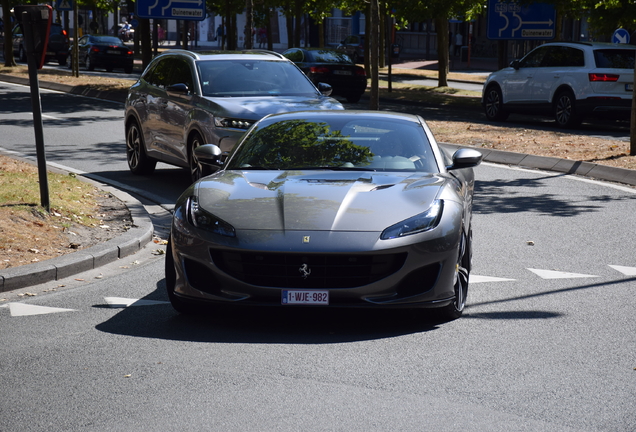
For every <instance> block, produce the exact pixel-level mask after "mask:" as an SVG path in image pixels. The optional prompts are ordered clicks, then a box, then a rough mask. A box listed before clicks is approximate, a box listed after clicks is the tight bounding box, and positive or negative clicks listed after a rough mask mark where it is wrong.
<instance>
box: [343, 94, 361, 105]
mask: <svg viewBox="0 0 636 432" xmlns="http://www.w3.org/2000/svg"><path fill="white" fill-rule="evenodd" d="M345 97H346V98H347V102H349V103H356V102H358V101H360V98H361V97H362V93H360V94H357V93H349V94H348V95H346V96H345Z"/></svg>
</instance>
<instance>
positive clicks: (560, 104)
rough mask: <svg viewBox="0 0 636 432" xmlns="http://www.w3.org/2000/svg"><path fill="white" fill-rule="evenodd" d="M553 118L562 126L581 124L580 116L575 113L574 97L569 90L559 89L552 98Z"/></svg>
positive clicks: (569, 126)
mask: <svg viewBox="0 0 636 432" xmlns="http://www.w3.org/2000/svg"><path fill="white" fill-rule="evenodd" d="M554 120H555V121H556V123H557V125H558V126H560V127H562V128H573V127H576V126H578V125H580V124H581V118H580V117H579V115H578V114H577V113H576V99H575V98H574V94H573V93H572V92H571V91H569V90H563V91H560V92H559V93H557V96H556V97H555V98H554Z"/></svg>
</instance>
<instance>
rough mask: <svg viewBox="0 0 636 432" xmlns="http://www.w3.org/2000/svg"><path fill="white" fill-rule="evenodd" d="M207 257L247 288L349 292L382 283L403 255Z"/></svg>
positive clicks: (217, 253)
mask: <svg viewBox="0 0 636 432" xmlns="http://www.w3.org/2000/svg"><path fill="white" fill-rule="evenodd" d="M210 255H211V257H212V260H213V261H214V263H215V264H216V266H217V267H218V268H219V269H221V270H222V271H224V272H225V273H227V274H229V275H230V276H232V277H234V278H236V279H239V280H240V281H243V282H245V283H249V284H251V285H257V286H267V287H276V288H325V289H329V288H353V287H358V286H363V285H367V284H370V283H372V282H376V281H378V280H380V279H383V278H385V277H387V276H389V275H391V274H393V273H395V272H396V271H398V270H399V269H400V268H401V267H402V266H403V265H404V261H405V260H406V255H407V254H406V252H404V253H399V254H385V255H351V254H290V253H267V252H266V253H262V252H226V251H219V250H214V249H212V250H210ZM305 265H306V266H305ZM302 269H304V271H303V270H302ZM307 273H308V274H307ZM304 275H306V277H303V276H304Z"/></svg>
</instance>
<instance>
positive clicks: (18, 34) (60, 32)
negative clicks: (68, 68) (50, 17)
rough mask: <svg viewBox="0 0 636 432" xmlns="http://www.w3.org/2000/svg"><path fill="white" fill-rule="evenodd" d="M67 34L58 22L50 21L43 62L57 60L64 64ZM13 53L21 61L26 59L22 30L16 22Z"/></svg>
mask: <svg viewBox="0 0 636 432" xmlns="http://www.w3.org/2000/svg"><path fill="white" fill-rule="evenodd" d="M68 46H69V43H68V34H67V33H66V30H64V29H63V28H62V26H61V25H60V24H57V23H51V29H50V31H49V43H48V45H47V48H46V58H45V60H44V61H45V62H50V61H57V62H58V64H59V65H64V64H66V57H67V56H68ZM13 55H14V56H16V58H17V59H18V60H19V61H21V62H26V61H27V55H26V47H25V40H24V31H23V30H22V26H21V25H20V24H17V25H16V26H15V27H14V28H13Z"/></svg>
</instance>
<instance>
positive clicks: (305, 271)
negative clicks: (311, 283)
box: [298, 264, 311, 279]
mask: <svg viewBox="0 0 636 432" xmlns="http://www.w3.org/2000/svg"><path fill="white" fill-rule="evenodd" d="M298 271H299V272H300V274H301V276H302V277H303V279H307V277H308V276H309V275H310V274H311V269H310V268H309V266H308V265H307V264H303V265H302V266H300V268H299V269H298Z"/></svg>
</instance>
